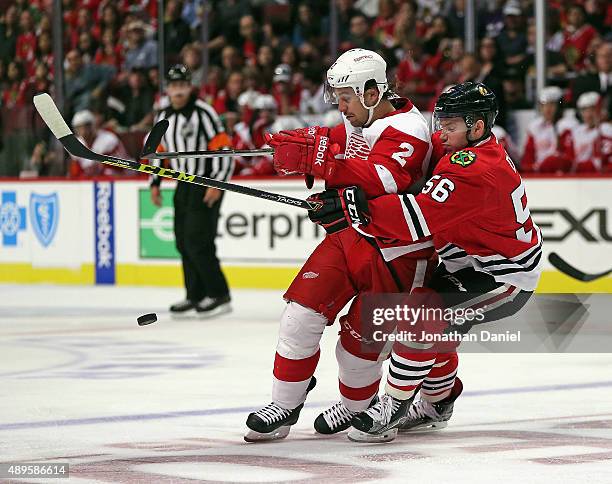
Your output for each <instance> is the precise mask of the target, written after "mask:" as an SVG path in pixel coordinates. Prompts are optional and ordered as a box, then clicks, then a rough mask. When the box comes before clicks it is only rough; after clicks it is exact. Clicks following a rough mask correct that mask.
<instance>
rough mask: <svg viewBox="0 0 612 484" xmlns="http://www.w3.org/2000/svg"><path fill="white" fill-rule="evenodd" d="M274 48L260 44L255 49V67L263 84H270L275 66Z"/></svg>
mask: <svg viewBox="0 0 612 484" xmlns="http://www.w3.org/2000/svg"><path fill="white" fill-rule="evenodd" d="M274 62H275V58H274V49H272V47H270V46H269V45H262V46H261V47H260V48H259V50H258V51H257V64H256V65H255V67H256V68H257V70H258V71H259V74H260V76H261V80H262V83H263V85H264V86H271V85H272V78H273V77H274V68H275V63H274Z"/></svg>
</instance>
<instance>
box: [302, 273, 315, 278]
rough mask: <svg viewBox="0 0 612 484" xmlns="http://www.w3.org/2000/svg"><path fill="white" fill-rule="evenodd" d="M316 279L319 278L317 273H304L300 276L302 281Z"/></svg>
mask: <svg viewBox="0 0 612 484" xmlns="http://www.w3.org/2000/svg"><path fill="white" fill-rule="evenodd" d="M317 277H319V274H318V273H317V272H304V274H302V279H316V278H317Z"/></svg>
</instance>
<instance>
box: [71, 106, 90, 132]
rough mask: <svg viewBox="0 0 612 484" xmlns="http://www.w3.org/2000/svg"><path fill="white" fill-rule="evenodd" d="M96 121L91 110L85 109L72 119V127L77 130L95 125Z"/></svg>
mask: <svg viewBox="0 0 612 484" xmlns="http://www.w3.org/2000/svg"><path fill="white" fill-rule="evenodd" d="M95 120H96V119H95V118H94V115H93V113H92V112H91V111H90V110H89V109H83V110H82V111H78V112H77V113H76V114H75V115H74V116H73V117H72V127H73V128H76V127H78V126H83V125H85V124H94V122H95Z"/></svg>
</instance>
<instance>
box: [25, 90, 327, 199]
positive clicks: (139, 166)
mask: <svg viewBox="0 0 612 484" xmlns="http://www.w3.org/2000/svg"><path fill="white" fill-rule="evenodd" d="M34 106H35V107H36V110H37V111H38V113H39V114H40V116H41V117H42V119H43V121H44V122H45V124H46V125H47V126H48V127H49V129H50V130H51V132H52V133H53V135H54V136H55V137H56V138H57V139H58V140H59V141H60V143H62V145H63V146H64V148H66V151H68V153H70V154H71V155H73V156H75V157H77V158H85V159H87V160H92V161H97V162H99V163H104V164H105V165H111V166H118V167H120V168H126V169H128V170H135V171H140V172H142V173H147V174H149V175H158V176H161V177H164V178H172V179H173V180H178V181H182V182H187V183H193V184H194V185H202V186H206V187H213V188H218V189H219V190H225V191H229V192H235V193H241V194H243V195H249V196H251V197H256V198H263V199H265V200H272V201H273V202H279V203H284V204H285V205H291V206H293V207H298V208H303V209H306V210H318V209H319V208H321V204H320V203H319V202H309V201H308V200H301V199H299V198H293V197H289V196H286V195H280V194H278V193H271V192H266V191H263V190H258V189H256V188H251V187H245V186H242V185H236V184H234V183H229V182H224V181H219V180H213V179H212V178H206V177H203V176H199V175H190V174H189V173H184V172H182V171H174V170H170V169H168V168H163V167H161V166H153V165H146V164H144V163H139V162H137V161H133V160H124V159H122V158H116V157H114V156H107V155H101V154H99V153H96V152H94V151H91V150H90V149H89V148H87V147H86V146H85V145H84V144H83V143H81V142H80V141H79V140H78V138H77V137H76V136H75V135H74V133H73V132H72V130H71V129H70V128H69V127H68V125H67V124H66V121H65V120H64V118H63V117H62V115H61V114H60V112H59V109H57V106H56V105H55V103H54V102H53V99H52V98H51V96H49V94H47V93H44V94H38V95H36V96H34Z"/></svg>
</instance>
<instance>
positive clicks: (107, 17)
mask: <svg viewBox="0 0 612 484" xmlns="http://www.w3.org/2000/svg"><path fill="white" fill-rule="evenodd" d="M120 27H121V20H120V19H119V11H118V10H117V7H116V6H115V5H114V4H113V3H112V2H108V3H107V4H106V5H104V7H102V16H101V17H100V31H101V32H104V31H105V30H106V29H111V30H112V31H113V33H114V34H117V33H118V32H119V28H120Z"/></svg>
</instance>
